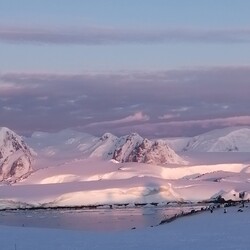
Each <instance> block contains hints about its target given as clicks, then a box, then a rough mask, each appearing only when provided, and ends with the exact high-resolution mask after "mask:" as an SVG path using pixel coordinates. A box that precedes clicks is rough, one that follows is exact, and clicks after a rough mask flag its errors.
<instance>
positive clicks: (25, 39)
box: [0, 26, 250, 45]
mask: <svg viewBox="0 0 250 250" xmlns="http://www.w3.org/2000/svg"><path fill="white" fill-rule="evenodd" d="M0 41H2V42H14V43H33V44H79V45H106V44H134V43H138V44H151V43H197V42H198V43H249V42H250V28H245V29H207V30H204V29H202V30H201V29H191V28H178V29H177V28H175V29H173V28H172V29H171V28H168V29H159V30H157V29H156V30H148V29H147V30H146V29H145V30H143V29H123V28H106V27H99V28H98V27H83V28H77V29H76V28H49V27H44V28H41V27H31V28H27V27H7V26H0Z"/></svg>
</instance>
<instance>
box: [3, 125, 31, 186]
mask: <svg viewBox="0 0 250 250" xmlns="http://www.w3.org/2000/svg"><path fill="white" fill-rule="evenodd" d="M31 162H32V153H31V150H30V148H29V147H28V146H27V145H26V143H25V142H24V141H23V140H22V138H21V137H20V136H18V135H17V134H16V133H15V132H13V131H11V130H10V129H8V128H0V181H7V182H15V181H17V180H19V179H21V178H24V177H26V176H28V175H29V174H30V173H31V171H32V166H31Z"/></svg>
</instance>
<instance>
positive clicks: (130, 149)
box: [113, 134, 184, 165]
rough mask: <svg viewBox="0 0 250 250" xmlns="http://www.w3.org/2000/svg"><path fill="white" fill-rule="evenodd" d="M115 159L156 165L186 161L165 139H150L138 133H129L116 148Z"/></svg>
mask: <svg viewBox="0 0 250 250" xmlns="http://www.w3.org/2000/svg"><path fill="white" fill-rule="evenodd" d="M113 159H114V160H116V161H118V162H139V163H149V164H156V165H159V164H168V163H173V164H175V163H176V164H179V163H183V162H184V161H183V160H182V159H181V158H180V157H179V156H178V155H177V154H176V153H175V152H174V151H173V150H172V149H171V148H169V147H168V145H167V144H166V143H164V142H163V141H150V140H148V139H143V138H142V137H140V136H139V135H137V134H131V135H129V136H128V137H127V138H126V140H125V142H124V144H122V145H120V147H118V148H116V149H115V151H114V154H113Z"/></svg>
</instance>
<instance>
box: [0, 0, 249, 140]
mask: <svg viewBox="0 0 250 250" xmlns="http://www.w3.org/2000/svg"><path fill="white" fill-rule="evenodd" d="M249 9H250V2H249V1H245V0H238V1H235V0H189V1H183V0H126V1H122V0H105V1H100V0H91V1H87V0H86V1H85V0H74V1H71V0H53V1H51V0H22V1H19V0H0V17H1V19H0V126H5V127H9V128H10V129H13V130H15V131H16V132H18V133H19V134H23V135H29V134H31V133H32V132H34V131H47V132H56V131H59V130H62V129H66V128H72V129H76V130H80V131H83V132H87V133H91V134H94V135H102V134H103V133H105V132H112V133H114V134H116V135H124V134H128V133H131V132H138V133H140V134H141V135H143V136H147V137H165V136H166V137H176V136H194V135H197V134H200V133H203V132H206V131H209V130H212V129H216V128H223V127H228V126H240V125H250V104H249V93H250V15H249Z"/></svg>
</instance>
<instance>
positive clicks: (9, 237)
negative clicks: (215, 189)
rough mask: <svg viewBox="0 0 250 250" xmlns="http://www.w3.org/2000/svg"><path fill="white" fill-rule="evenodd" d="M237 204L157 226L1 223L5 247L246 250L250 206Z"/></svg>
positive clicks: (23, 249)
mask: <svg viewBox="0 0 250 250" xmlns="http://www.w3.org/2000/svg"><path fill="white" fill-rule="evenodd" d="M237 210H238V207H230V208H228V212H227V213H226V214H224V213H223V210H222V209H218V210H215V211H214V212H213V213H212V214H210V212H208V211H207V212H204V213H201V214H197V215H195V216H188V217H183V218H181V219H178V220H176V221H173V222H172V223H169V224H164V225H161V226H158V227H153V228H145V229H140V230H128V231H118V232H87V231H70V230H59V229H38V228H25V227H21V228H17V227H7V226H0V234H1V249H4V250H12V249H18V250H33V249H36V250H44V249H46V250H55V249H60V250H82V249H96V250H123V249H131V250H132V249H134V250H145V249H150V250H152V249H159V250H163V249H176V250H180V249H193V250H200V249H203V250H210V249H220V250H228V249H239V250H248V249H249V245H250V238H249V230H250V224H249V216H250V208H245V209H244V211H243V212H242V213H239V212H237Z"/></svg>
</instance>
